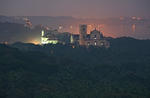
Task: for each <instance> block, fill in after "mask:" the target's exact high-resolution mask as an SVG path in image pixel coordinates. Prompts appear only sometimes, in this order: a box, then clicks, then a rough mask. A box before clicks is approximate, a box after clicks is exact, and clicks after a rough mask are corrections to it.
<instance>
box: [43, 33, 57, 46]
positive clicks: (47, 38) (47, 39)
mask: <svg viewBox="0 0 150 98" xmlns="http://www.w3.org/2000/svg"><path fill="white" fill-rule="evenodd" d="M57 43H58V40H57V38H56V37H55V36H53V35H52V34H49V33H45V31H44V30H42V32H41V44H57Z"/></svg>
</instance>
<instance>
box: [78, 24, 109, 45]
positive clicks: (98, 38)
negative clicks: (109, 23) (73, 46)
mask: <svg viewBox="0 0 150 98" xmlns="http://www.w3.org/2000/svg"><path fill="white" fill-rule="evenodd" d="M79 44H80V45H82V46H98V47H106V48H109V47H110V43H109V42H108V41H107V40H106V39H105V38H104V36H103V34H102V33H101V32H100V31H98V30H96V29H95V30H93V31H91V32H90V34H87V25H80V34H79Z"/></svg>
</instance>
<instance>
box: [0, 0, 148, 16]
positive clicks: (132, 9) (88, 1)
mask: <svg viewBox="0 0 150 98" xmlns="http://www.w3.org/2000/svg"><path fill="white" fill-rule="evenodd" d="M149 9H150V0H0V14H1V15H11V16H24V15H25V16H74V17H86V18H87V17H88V18H106V17H118V16H145V17H148V16H150V13H149Z"/></svg>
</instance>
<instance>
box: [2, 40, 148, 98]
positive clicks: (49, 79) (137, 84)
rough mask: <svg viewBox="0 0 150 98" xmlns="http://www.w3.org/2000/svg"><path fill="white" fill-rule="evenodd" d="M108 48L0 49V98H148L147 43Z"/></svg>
mask: <svg viewBox="0 0 150 98" xmlns="http://www.w3.org/2000/svg"><path fill="white" fill-rule="evenodd" d="M109 41H110V42H111V47H110V48H109V49H105V48H98V47H89V48H85V47H79V46H76V48H72V46H70V45H66V46H64V45H44V46H38V45H33V44H23V43H15V44H13V45H9V46H7V45H3V44H1V45H0V98H149V97H150V84H149V83H150V78H149V77H150V51H149V50H150V41H149V40H135V39H132V38H118V39H110V40H109Z"/></svg>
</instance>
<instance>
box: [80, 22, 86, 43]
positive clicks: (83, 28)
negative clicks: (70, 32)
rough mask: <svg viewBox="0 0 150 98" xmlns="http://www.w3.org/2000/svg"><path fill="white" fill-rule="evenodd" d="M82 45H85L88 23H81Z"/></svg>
mask: <svg viewBox="0 0 150 98" xmlns="http://www.w3.org/2000/svg"><path fill="white" fill-rule="evenodd" d="M79 32H80V41H79V43H80V45H85V40H86V35H87V25H86V24H82V25H80V31H79Z"/></svg>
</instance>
